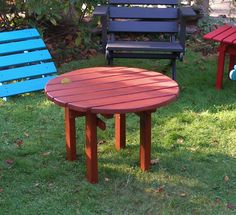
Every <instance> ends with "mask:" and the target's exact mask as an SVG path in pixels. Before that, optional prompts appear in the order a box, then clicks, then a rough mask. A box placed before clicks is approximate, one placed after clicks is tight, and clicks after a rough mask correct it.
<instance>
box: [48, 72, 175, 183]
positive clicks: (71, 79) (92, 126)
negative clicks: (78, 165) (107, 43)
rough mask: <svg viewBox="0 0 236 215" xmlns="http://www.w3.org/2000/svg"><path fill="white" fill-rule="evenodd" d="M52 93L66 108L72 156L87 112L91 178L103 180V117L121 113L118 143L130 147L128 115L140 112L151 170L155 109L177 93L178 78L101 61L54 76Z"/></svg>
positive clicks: (144, 157) (144, 163)
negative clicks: (99, 133) (78, 127)
mask: <svg viewBox="0 0 236 215" xmlns="http://www.w3.org/2000/svg"><path fill="white" fill-rule="evenodd" d="M45 93H46V96H47V97H48V98H49V99H50V100H52V101H53V102H54V103H56V104H58V105H59V106H62V107H64V108H65V130H66V150H67V159H68V160H75V159H76V137H75V118H76V117H82V116H85V118H86V149H85V152H86V165H87V174H86V175H87V179H88V181H89V182H91V183H97V182H98V164H97V126H98V127H99V128H101V129H105V127H106V125H105V123H104V122H103V121H102V120H101V119H99V118H98V116H97V115H98V114H102V115H103V116H105V117H107V118H112V117H113V115H115V137H116V149H117V150H120V149H121V148H124V147H125V138H126V134H125V130H126V127H125V115H126V113H137V115H138V116H139V117H140V144H141V146H140V166H141V169H142V170H148V169H149V166H150V148H151V113H152V112H154V111H155V109H156V108H158V107H161V106H164V105H167V104H168V103H170V102H172V101H174V100H176V99H177V96H178V93H179V87H178V84H177V83H176V82H175V81H173V80H172V79H170V78H169V77H167V76H164V75H162V74H160V73H157V72H152V71H147V70H145V69H137V68H125V67H95V68H86V69H79V70H75V71H72V72H69V73H66V74H63V75H61V76H58V77H56V78H55V79H53V80H51V81H49V82H48V84H47V85H46V87H45Z"/></svg>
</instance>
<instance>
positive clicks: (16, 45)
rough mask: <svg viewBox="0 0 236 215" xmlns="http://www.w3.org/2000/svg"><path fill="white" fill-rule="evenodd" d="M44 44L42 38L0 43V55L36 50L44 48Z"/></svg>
mask: <svg viewBox="0 0 236 215" xmlns="http://www.w3.org/2000/svg"><path fill="white" fill-rule="evenodd" d="M45 47H46V45H45V43H44V42H43V40H42V39H33V40H25V41H20V42H11V43H4V44H0V55H2V54H10V53H14V52H21V51H26V50H36V49H42V48H45Z"/></svg>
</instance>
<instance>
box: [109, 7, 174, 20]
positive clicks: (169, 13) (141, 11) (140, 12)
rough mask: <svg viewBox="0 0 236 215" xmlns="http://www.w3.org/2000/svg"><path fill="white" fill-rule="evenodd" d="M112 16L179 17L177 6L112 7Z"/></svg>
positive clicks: (137, 17)
mask: <svg viewBox="0 0 236 215" xmlns="http://www.w3.org/2000/svg"><path fill="white" fill-rule="evenodd" d="M110 18H127V19H143V18H145V19H177V18H178V9H177V8H138V7H133V8H132V7H131V8H129V7H110Z"/></svg>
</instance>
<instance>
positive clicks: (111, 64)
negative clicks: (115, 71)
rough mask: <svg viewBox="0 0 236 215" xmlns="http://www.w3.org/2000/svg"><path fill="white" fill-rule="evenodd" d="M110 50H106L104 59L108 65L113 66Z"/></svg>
mask: <svg viewBox="0 0 236 215" xmlns="http://www.w3.org/2000/svg"><path fill="white" fill-rule="evenodd" d="M111 54H112V51H108V50H106V59H107V64H108V65H109V66H113V57H112V56H111Z"/></svg>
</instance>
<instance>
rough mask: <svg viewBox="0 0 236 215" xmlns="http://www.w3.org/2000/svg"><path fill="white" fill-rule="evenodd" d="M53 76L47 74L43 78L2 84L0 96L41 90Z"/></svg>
mask: <svg viewBox="0 0 236 215" xmlns="http://www.w3.org/2000/svg"><path fill="white" fill-rule="evenodd" d="M53 78H55V76H48V77H44V78H38V79H32V80H27V81H22V82H15V83H11V84H6V85H2V86H0V97H7V96H13V95H17V94H22V93H28V92H33V91H38V90H42V89H44V87H45V85H46V83H47V82H48V81H49V80H51V79H53Z"/></svg>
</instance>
